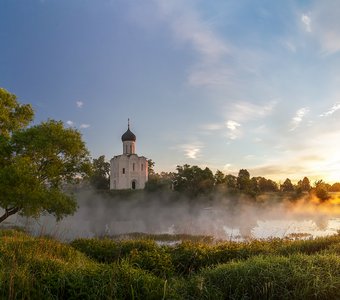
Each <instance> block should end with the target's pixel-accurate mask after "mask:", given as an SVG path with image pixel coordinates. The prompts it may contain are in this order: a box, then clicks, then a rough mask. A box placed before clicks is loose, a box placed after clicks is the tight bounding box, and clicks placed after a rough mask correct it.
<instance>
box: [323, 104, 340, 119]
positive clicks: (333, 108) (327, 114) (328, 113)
mask: <svg viewBox="0 0 340 300" xmlns="http://www.w3.org/2000/svg"><path fill="white" fill-rule="evenodd" d="M339 109H340V103H336V104H334V105H333V106H332V107H331V109H330V110H328V111H326V112H324V113H323V114H321V115H320V117H328V116H330V115H332V114H334V113H335V112H336V111H337V110H339Z"/></svg>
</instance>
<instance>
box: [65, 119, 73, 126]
mask: <svg viewBox="0 0 340 300" xmlns="http://www.w3.org/2000/svg"><path fill="white" fill-rule="evenodd" d="M66 124H67V125H68V126H73V125H74V122H73V121H70V120H68V121H66Z"/></svg>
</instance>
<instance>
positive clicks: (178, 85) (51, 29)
mask: <svg viewBox="0 0 340 300" xmlns="http://www.w3.org/2000/svg"><path fill="white" fill-rule="evenodd" d="M0 41H1V45H0V86H1V87H4V88H6V89H7V90H9V91H10V92H12V93H14V94H16V95H17V96H18V99H19V101H20V102H23V103H31V104H32V105H33V107H34V109H35V111H36V122H40V121H43V120H46V119H47V118H52V119H57V120H62V121H64V122H65V124H66V126H73V127H75V128H78V129H79V130H80V131H81V132H82V134H83V137H84V140H85V141H86V143H87V147H88V149H89V150H90V152H91V155H92V157H98V156H99V155H102V154H104V155H105V156H106V158H107V159H109V158H111V157H113V156H114V155H116V154H120V153H121V152H122V145H121V140H120V137H121V135H122V134H123V132H124V131H125V130H126V127H127V119H128V118H130V119H131V129H132V131H133V132H134V133H135V134H136V135H137V153H138V154H140V155H144V156H146V157H148V158H151V159H153V160H154V161H155V163H156V171H174V170H175V168H176V165H182V164H184V163H188V164H190V165H199V166H201V167H205V166H208V167H209V168H211V169H212V170H213V171H216V170H217V169H219V170H222V171H223V172H224V173H231V174H237V172H238V170H239V169H241V168H247V169H248V170H249V171H250V173H251V175H252V176H265V177H268V178H272V179H274V180H277V181H283V180H284V179H285V178H287V177H289V178H291V179H292V180H299V179H301V178H302V177H303V176H308V177H309V178H310V179H311V180H316V179H321V178H324V179H326V180H327V181H329V182H335V181H340V155H339V148H340V147H339V146H340V126H339V125H340V123H339V117H340V94H339V92H340V71H339V70H340V3H339V2H338V1H334V0H323V1H307V0H306V1H289V0H288V1H287V0H282V1H272V0H267V1H266V0H263V1H253V0H239V1H228V0H215V1H203V0H201V1H200V0H196V1H191V0H185V1H184V0H171V1H170V0H144V1H137V0H135V1H132V0H130V1H129V0H97V1H92V0H58V1H57V0H40V1H38V0H25V1H23V0H0Z"/></svg>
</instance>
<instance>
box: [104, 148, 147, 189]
mask: <svg viewBox="0 0 340 300" xmlns="http://www.w3.org/2000/svg"><path fill="white" fill-rule="evenodd" d="M110 163H111V177H110V189H131V188H132V181H135V182H136V186H135V188H136V189H143V188H144V187H145V183H146V182H147V180H148V165H147V164H148V162H147V159H146V158H145V157H143V156H141V157H139V156H138V155H136V154H132V155H124V154H123V155H119V156H115V157H114V158H113V159H111V162H110ZM123 169H124V173H123Z"/></svg>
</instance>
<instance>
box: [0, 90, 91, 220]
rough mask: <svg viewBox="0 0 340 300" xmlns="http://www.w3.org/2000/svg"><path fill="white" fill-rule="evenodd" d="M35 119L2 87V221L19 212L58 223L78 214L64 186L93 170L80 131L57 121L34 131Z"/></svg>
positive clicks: (0, 98) (0, 127) (0, 97)
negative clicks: (46, 215) (44, 215)
mask: <svg viewBox="0 0 340 300" xmlns="http://www.w3.org/2000/svg"><path fill="white" fill-rule="evenodd" d="M33 116H34V112H33V109H32V107H31V106H30V105H22V104H20V103H19V102H18V101H17V99H16V96H15V95H13V94H11V93H9V92H8V91H6V90H5V89H0V208H2V209H3V212H2V214H0V223H1V222H3V221H4V220H5V219H6V218H8V217H9V216H11V215H13V214H15V213H19V214H21V215H23V216H33V217H37V216H39V215H40V214H41V213H44V212H47V213H50V214H52V215H54V216H55V217H56V218H57V219H60V218H62V217H63V216H65V215H68V214H72V213H74V212H75V210H76V207H77V204H76V201H75V199H74V197H73V196H72V195H70V194H68V193H65V192H64V189H63V187H65V185H66V184H68V183H72V182H74V181H76V180H79V179H80V178H82V177H83V176H86V175H87V174H88V173H89V171H90V164H89V159H88V151H87V150H86V147H85V144H84V142H83V141H82V138H81V134H80V133H79V132H78V131H77V130H75V129H72V128H64V126H63V123H62V122H57V121H53V120H48V121H46V122H43V123H41V124H38V125H35V126H31V127H28V125H29V124H30V122H31V121H32V120H33Z"/></svg>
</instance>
